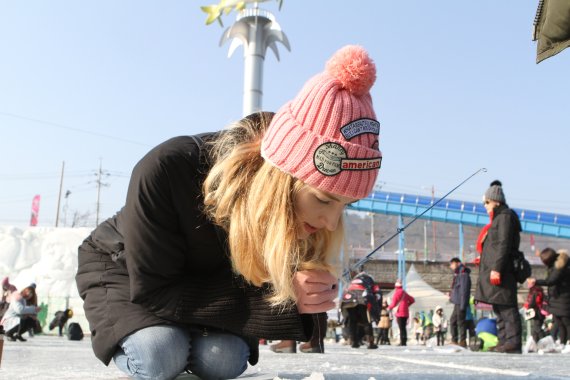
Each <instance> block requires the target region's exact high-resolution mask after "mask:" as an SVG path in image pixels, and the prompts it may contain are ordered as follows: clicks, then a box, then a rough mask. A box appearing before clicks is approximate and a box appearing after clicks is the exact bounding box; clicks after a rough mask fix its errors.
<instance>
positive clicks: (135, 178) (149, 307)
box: [76, 135, 313, 364]
mask: <svg viewBox="0 0 570 380" xmlns="http://www.w3.org/2000/svg"><path fill="white" fill-rule="evenodd" d="M212 136H213V135H207V136H203V138H204V139H205V140H207V139H208V138H211V137H212ZM200 158H201V157H200V147H199V146H198V144H196V142H195V140H194V139H193V138H192V137H178V138H174V139H171V140H169V141H166V142H165V143H163V144H161V145H159V146H158V147H156V148H154V149H153V150H151V151H150V152H149V153H148V154H147V155H146V156H145V157H144V158H143V159H142V160H141V161H140V162H139V163H138V164H137V165H136V167H135V168H134V170H133V173H132V177H131V181H130V184H129V189H128V193H127V202H126V205H125V207H124V208H123V209H122V210H121V211H120V212H119V213H118V214H117V215H116V216H114V217H113V218H111V219H109V220H107V221H105V222H104V223H102V224H101V225H100V226H99V227H97V228H96V229H95V230H94V231H93V232H92V233H91V235H90V236H89V237H88V238H87V239H85V241H84V242H83V244H82V245H81V246H80V247H79V268H78V272H77V276H76V281H77V287H78V289H79V294H80V295H81V297H82V298H83V299H84V301H85V302H84V309H85V314H86V316H87V319H88V320H89V327H90V330H91V334H92V345H93V350H94V351H95V354H96V356H97V357H98V358H99V359H100V360H101V361H103V362H104V363H105V364H108V363H109V362H110V360H111V358H112V356H113V354H114V352H115V350H116V348H117V343H118V342H119V340H120V339H122V338H123V337H124V336H126V335H128V334H130V333H132V332H134V331H136V330H139V329H141V328H144V327H148V326H152V325H157V324H178V325H190V324H192V325H198V326H202V327H204V328H217V329H221V330H226V331H229V332H232V333H235V334H238V335H240V336H242V337H244V338H246V339H247V340H248V342H249V343H250V348H251V355H250V358H249V362H250V363H251V364H255V363H256V362H257V359H258V345H257V342H258V338H259V337H263V338H268V339H295V340H302V341H306V340H308V338H307V337H310V336H311V332H312V327H313V325H312V318H311V316H308V315H307V316H305V315H303V316H301V315H299V313H298V312H297V310H296V309H295V308H293V309H289V310H286V311H282V310H276V309H272V308H270V307H269V305H268V303H267V302H266V301H265V297H264V296H265V294H266V293H267V291H268V289H267V288H257V287H253V286H251V285H248V284H246V283H245V282H244V281H243V279H242V278H241V277H239V276H236V275H235V274H234V273H233V272H232V268H231V263H230V259H229V253H228V252H227V250H226V246H225V240H226V238H227V236H226V234H225V232H223V231H222V230H220V229H218V228H217V227H215V226H214V225H213V224H212V223H210V222H209V221H208V220H207V218H206V216H205V215H204V214H203V213H202V212H201V211H200V210H201V207H202V205H203V198H202V193H201V184H202V182H203V179H204V177H205V174H204V173H205V172H207V170H208V168H207V167H206V166H205V164H204V160H201V159H200ZM202 158H203V156H202ZM127 268H128V269H127Z"/></svg>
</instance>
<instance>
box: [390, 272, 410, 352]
mask: <svg viewBox="0 0 570 380" xmlns="http://www.w3.org/2000/svg"><path fill="white" fill-rule="evenodd" d="M394 287H395V289H396V290H395V291H394V296H393V297H392V303H390V306H388V310H393V309H396V321H397V322H398V328H399V329H400V344H399V345H400V346H406V345H407V341H408V332H407V330H406V325H407V324H408V318H409V317H410V305H412V304H413V303H414V302H416V300H415V299H414V297H412V296H411V295H409V294H408V293H407V292H406V291H405V290H404V289H403V288H402V281H401V280H400V279H398V280H396V283H395V284H394Z"/></svg>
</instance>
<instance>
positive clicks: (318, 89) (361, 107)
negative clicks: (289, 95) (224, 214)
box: [261, 45, 382, 199]
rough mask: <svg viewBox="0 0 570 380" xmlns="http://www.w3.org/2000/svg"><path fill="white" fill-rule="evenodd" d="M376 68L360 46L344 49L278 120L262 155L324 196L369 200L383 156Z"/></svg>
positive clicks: (269, 131) (284, 110)
mask: <svg viewBox="0 0 570 380" xmlns="http://www.w3.org/2000/svg"><path fill="white" fill-rule="evenodd" d="M375 80H376V66H375V65H374V62H373V61H372V60H371V59H370V57H369V56H368V53H367V52H366V51H365V50H364V49H363V48H362V47H360V46H353V45H349V46H345V47H343V48H342V49H340V50H339V51H337V52H336V53H335V54H334V55H333V57H332V58H331V59H330V60H329V61H328V62H327V64H326V68H325V71H324V72H322V73H320V74H318V75H316V76H315V77H313V78H312V79H310V80H309V81H308V82H307V83H306V84H305V86H304V87H303V89H302V90H301V92H300V93H299V94H298V95H297V96H296V97H295V98H294V99H293V100H291V101H290V102H288V103H286V104H285V105H284V106H283V107H282V108H281V109H280V110H279V111H278V112H277V113H276V114H275V116H274V117H273V119H272V121H271V124H270V125H269V127H268V129H267V131H266V133H265V135H264V137H263V141H262V143H261V155H262V156H263V157H264V158H265V159H266V160H267V161H269V162H271V163H272V164H273V165H275V166H276V167H278V168H279V169H281V170H282V171H284V172H286V173H289V174H291V175H292V176H294V177H296V178H299V179H301V180H302V181H303V182H305V183H307V184H309V185H312V186H314V187H316V188H318V189H320V190H323V191H327V192H329V193H332V194H337V195H342V196H346V197H350V198H359V199H360V198H364V197H366V196H367V195H368V194H369V193H370V192H371V191H372V188H373V187H374V183H375V181H376V177H377V175H378V170H379V169H380V164H381V161H382V154H381V153H380V151H379V149H378V138H379V134H380V123H379V122H378V121H377V120H376V115H375V113H374V109H373V108H372V98H371V97H370V88H371V87H372V85H373V84H374V81H375Z"/></svg>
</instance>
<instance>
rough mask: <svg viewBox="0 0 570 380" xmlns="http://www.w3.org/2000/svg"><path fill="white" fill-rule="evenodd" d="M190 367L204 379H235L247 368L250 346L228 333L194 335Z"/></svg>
mask: <svg viewBox="0 0 570 380" xmlns="http://www.w3.org/2000/svg"><path fill="white" fill-rule="evenodd" d="M190 346H191V347H190V364H189V366H188V369H189V370H190V371H192V373H194V374H195V375H197V376H199V377H201V378H203V379H233V378H236V377H238V376H239V375H241V374H242V373H243V372H244V371H245V370H246V369H247V360H248V359H249V346H248V345H247V343H246V342H245V340H243V339H242V338H240V337H238V336H236V335H233V334H228V333H209V334H208V335H207V336H202V335H199V334H198V335H197V336H194V335H193V336H192V341H191V344H190Z"/></svg>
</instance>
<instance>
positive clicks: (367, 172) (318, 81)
mask: <svg viewBox="0 0 570 380" xmlns="http://www.w3.org/2000/svg"><path fill="white" fill-rule="evenodd" d="M375 79H376V67H375V64H374V62H373V61H372V60H371V59H370V57H369V55H368V53H367V52H366V51H365V50H364V49H363V48H362V47H360V46H353V45H351V46H346V47H344V48H342V49H340V50H339V51H338V52H336V53H335V54H334V55H333V56H332V58H331V59H330V60H329V61H328V63H327V64H326V66H325V69H324V71H323V72H322V73H319V74H317V75H315V76H314V77H313V78H312V79H310V80H309V81H308V82H307V83H306V84H305V86H304V87H303V89H302V90H301V91H300V92H299V94H298V95H297V96H296V97H295V98H294V99H293V100H291V101H289V102H287V103H286V104H285V105H283V106H282V107H281V108H280V109H279V111H277V112H276V113H275V114H274V113H270V112H256V113H254V114H251V115H249V116H246V117H245V118H243V119H241V120H239V121H238V122H236V123H234V124H233V125H232V126H230V127H229V128H226V129H224V130H222V131H217V132H212V133H204V134H201V135H194V136H181V137H175V138H173V139H170V140H168V141H166V142H164V143H162V144H160V145H158V146H157V147H155V148H153V149H152V150H151V151H150V152H149V153H148V154H146V155H145V156H144V157H143V158H142V159H141V160H140V161H139V162H138V163H137V164H136V166H135V168H134V170H133V173H132V175H131V177H130V182H129V189H128V191H127V197H126V204H125V206H124V208H123V209H122V210H120V211H119V212H118V213H117V214H116V215H115V216H114V217H112V218H110V219H108V220H106V221H104V222H103V223H101V224H100V225H99V226H97V228H96V229H95V230H94V231H93V232H92V233H91V234H90V236H88V237H87V238H86V239H85V240H84V242H83V243H82V245H81V246H80V247H79V267H78V271H77V276H76V282H77V287H78V289H79V294H80V296H81V297H82V298H83V299H84V301H85V302H84V304H83V305H84V309H85V315H86V317H87V320H88V321H89V326H90V328H91V342H92V346H93V350H94V352H95V355H96V356H97V357H98V358H99V359H100V360H101V361H102V362H103V363H104V364H106V365H108V364H109V362H110V361H111V360H114V361H115V364H116V365H117V367H118V368H119V369H120V370H121V371H123V372H125V373H126V374H128V375H129V376H131V377H135V378H137V379H153V380H154V379H171V378H174V377H175V376H177V375H178V374H179V373H181V372H183V371H184V370H189V371H191V372H192V373H193V374H194V375H196V376H198V377H200V378H205V379H212V378H224V379H228V378H235V377H237V376H239V375H241V374H242V373H243V372H244V371H245V369H246V368H247V366H248V362H249V363H250V364H252V365H254V364H256V363H257V361H258V357H259V338H265V339H268V340H282V339H290V340H295V341H307V340H309V339H310V337H311V336H312V333H313V329H314V328H315V326H314V322H313V317H312V314H316V313H321V312H325V311H327V310H330V309H333V308H334V307H335V303H334V299H335V298H336V297H337V295H338V289H337V285H338V274H339V273H338V272H339V270H340V268H336V267H335V265H337V264H339V262H340V260H339V258H340V250H341V248H342V240H343V225H342V215H343V213H344V210H345V208H346V206H347V205H348V204H350V203H352V202H355V201H357V200H359V199H362V198H364V197H366V196H367V195H368V194H369V193H370V192H371V191H372V189H373V187H374V183H375V181H376V178H377V175H378V171H379V167H380V162H381V153H380V151H379V149H378V148H379V137H380V136H379V132H380V124H379V122H378V121H377V120H376V114H375V112H374V108H373V106H372V97H371V95H370V89H371V87H372V85H373V84H374V81H375ZM210 127H214V128H215V129H218V128H217V127H219V126H210ZM133 363H137V365H136V366H133Z"/></svg>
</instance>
